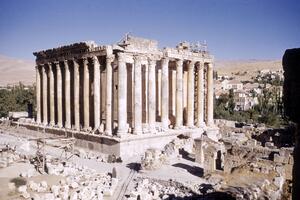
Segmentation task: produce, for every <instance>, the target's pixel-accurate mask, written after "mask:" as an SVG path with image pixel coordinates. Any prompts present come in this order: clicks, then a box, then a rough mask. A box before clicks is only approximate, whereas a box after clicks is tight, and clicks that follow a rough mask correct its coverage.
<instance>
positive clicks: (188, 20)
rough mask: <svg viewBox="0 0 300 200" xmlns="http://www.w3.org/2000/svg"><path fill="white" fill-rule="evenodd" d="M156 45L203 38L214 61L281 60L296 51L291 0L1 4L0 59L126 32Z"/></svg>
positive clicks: (299, 10) (299, 13)
mask: <svg viewBox="0 0 300 200" xmlns="http://www.w3.org/2000/svg"><path fill="white" fill-rule="evenodd" d="M127 32H131V33H132V35H135V36H140V37H146V38H151V39H156V40H158V41H159V45H160V47H164V46H170V47H174V46H176V44H177V43H178V42H180V41H184V40H187V41H190V42H196V41H204V40H205V41H206V42H207V44H208V48H209V50H210V52H211V53H212V54H214V55H215V57H216V59H219V60H236V59H281V57H282V54H283V52H284V50H285V49H287V48H293V47H300V1H297V0H181V1H179V0H120V1H113V0H111V1H109V0H106V1H101V0H86V1H83V0H48V1H46V0H0V54H3V55H7V56H10V57H15V58H22V59H31V60H33V59H34V56H33V55H32V52H33V51H37V50H42V49H47V48H53V47H57V46H59V45H64V44H69V43H72V42H78V41H86V40H94V41H96V43H98V44H112V43H114V42H117V41H118V40H120V39H121V38H122V37H123V36H124V34H125V33H127Z"/></svg>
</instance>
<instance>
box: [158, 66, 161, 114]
mask: <svg viewBox="0 0 300 200" xmlns="http://www.w3.org/2000/svg"><path fill="white" fill-rule="evenodd" d="M157 115H158V116H159V117H160V118H161V69H158V70H157Z"/></svg>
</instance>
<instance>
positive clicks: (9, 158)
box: [0, 145, 21, 168]
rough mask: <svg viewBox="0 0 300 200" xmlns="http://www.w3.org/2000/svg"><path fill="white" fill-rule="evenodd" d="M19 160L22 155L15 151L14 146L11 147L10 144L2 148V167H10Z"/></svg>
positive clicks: (0, 158)
mask: <svg viewBox="0 0 300 200" xmlns="http://www.w3.org/2000/svg"><path fill="white" fill-rule="evenodd" d="M19 160H21V157H20V155H19V154H17V153H16V152H15V149H14V148H11V147H10V146H9V145H5V147H3V148H0V168H4V167H8V166H9V165H11V164H13V163H15V162H18V161H19Z"/></svg>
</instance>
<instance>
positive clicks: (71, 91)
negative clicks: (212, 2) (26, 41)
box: [36, 53, 213, 136]
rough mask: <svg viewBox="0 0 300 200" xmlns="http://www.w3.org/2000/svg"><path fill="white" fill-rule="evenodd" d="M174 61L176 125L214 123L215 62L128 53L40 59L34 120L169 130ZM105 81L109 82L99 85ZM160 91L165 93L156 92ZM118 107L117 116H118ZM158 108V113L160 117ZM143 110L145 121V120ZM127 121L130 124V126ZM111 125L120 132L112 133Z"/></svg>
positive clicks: (87, 127)
mask: <svg viewBox="0 0 300 200" xmlns="http://www.w3.org/2000/svg"><path fill="white" fill-rule="evenodd" d="M171 62H172V63H173V64H174V63H175V71H176V73H174V74H175V75H176V78H175V79H174V80H176V83H175V87H176V92H175V94H174V98H175V102H176V104H175V106H174V107H175V112H174V113H175V122H174V124H173V126H172V127H173V128H174V129H182V128H194V127H203V126H205V125H207V126H212V125H213V69H212V63H210V62H207V63H205V62H203V61H199V60H198V61H197V60H184V59H175V58H169V57H163V58H160V59H154V58H150V57H147V56H145V55H131V54H128V53H117V54H115V55H114V54H112V55H107V56H105V57H104V56H103V57H102V58H100V57H97V56H91V57H89V58H81V59H72V60H63V61H60V62H58V61H55V62H48V63H45V64H39V65H38V66H37V67H36V87H37V90H36V96H37V118H36V122H37V123H38V124H43V125H45V126H56V127H58V128H66V129H73V130H76V131H91V130H100V127H101V126H102V125H103V127H104V128H103V130H101V131H100V132H103V133H105V134H107V135H113V134H117V135H120V136H122V135H125V134H128V132H129V130H132V131H131V132H132V134H137V135H139V134H143V133H145V132H147V133H149V132H151V133H154V132H156V131H157V127H160V128H161V129H163V130H167V129H168V128H170V113H169V107H170V105H169V98H172V97H170V96H169V90H171V89H172V87H171V86H170V85H169V79H170V78H171V77H169V70H170V63H171ZM128 65H130V66H131V67H132V71H133V75H132V79H130V80H129V79H128V77H127V76H128ZM114 66H116V67H117V68H116V69H117V72H116V73H117V74H116V77H117V79H116V78H114V73H115V72H114ZM184 66H185V67H186V68H187V73H188V75H187V91H185V92H187V99H186V101H187V108H186V112H187V113H186V117H187V118H186V120H184V116H183V115H184V114H183V113H184V105H183V104H184V103H183V100H184V94H183V93H184V81H183V73H184V72H183V71H184ZM143 68H146V69H147V70H146V71H147V73H146V76H145V78H146V80H147V81H146V82H145V86H144V87H143V86H142V82H143V75H142V69H143ZM157 69H159V70H157ZM204 69H206V70H204ZM205 72H206V74H205ZM101 74H102V75H101ZM195 74H197V76H195ZM195 77H196V78H197V79H196V80H195ZM101 79H105V80H101ZM157 80H158V81H157ZM129 81H132V84H131V85H132V87H133V88H132V90H130V91H129V89H128V85H127V84H128V82H129ZM104 83H105V85H104V86H101V84H104ZM195 83H196V85H197V87H195ZM205 86H206V88H205ZM114 87H117V92H114ZM158 89H159V90H160V91H158ZM103 90H105V91H103ZM145 91H146V98H147V101H146V104H143V95H142V94H143V92H145ZM160 94H161V96H160V97H158V98H157V95H160ZM128 95H131V97H132V98H131V99H132V101H133V102H132V104H131V105H132V107H128V103H129V102H128ZM115 99H116V101H115ZM102 101H104V102H102ZM114 102H116V103H114ZM102 105H104V108H103V106H102ZM145 106H146V109H145ZM195 106H196V108H195ZM115 109H116V111H117V112H116V113H117V116H114V113H115V112H114V110H115ZM128 109H131V111H132V112H130V113H132V117H131V119H132V123H129V121H128V120H129V118H128ZM143 110H144V112H143ZM157 110H159V112H158V113H160V116H159V117H158V114H157V112H156V111H157ZM102 111H103V112H104V114H102ZM144 113H145V114H146V122H145V121H143V120H142V119H143V114H144ZM114 122H116V123H114ZM129 124H131V125H132V127H129V126H130V125H129ZM129 128H131V129H129ZM113 130H116V132H115V133H114V131H113ZM145 130H147V131H145Z"/></svg>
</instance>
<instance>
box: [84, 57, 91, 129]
mask: <svg viewBox="0 0 300 200" xmlns="http://www.w3.org/2000/svg"><path fill="white" fill-rule="evenodd" d="M89 127H90V75H89V66H88V59H87V58H84V59H83V128H84V130H88V129H89Z"/></svg>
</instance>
